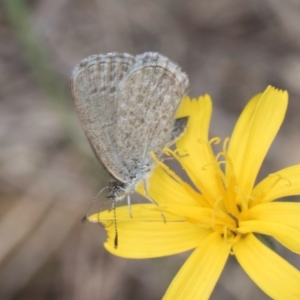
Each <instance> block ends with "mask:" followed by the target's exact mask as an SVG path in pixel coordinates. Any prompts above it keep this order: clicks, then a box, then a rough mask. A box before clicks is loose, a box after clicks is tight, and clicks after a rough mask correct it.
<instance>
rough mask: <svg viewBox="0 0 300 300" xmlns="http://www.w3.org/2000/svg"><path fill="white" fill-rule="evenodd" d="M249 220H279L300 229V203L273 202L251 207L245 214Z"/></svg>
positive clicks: (278, 221)
mask: <svg viewBox="0 0 300 300" xmlns="http://www.w3.org/2000/svg"><path fill="white" fill-rule="evenodd" d="M245 218H247V219H249V220H264V221H271V222H277V223H280V224H284V225H287V226H290V227H293V228H294V229H296V230H299V231H300V221H299V219H300V203H296V202H271V203H262V204H259V205H256V206H254V207H252V208H250V209H249V210H248V211H247V212H246V215H245Z"/></svg>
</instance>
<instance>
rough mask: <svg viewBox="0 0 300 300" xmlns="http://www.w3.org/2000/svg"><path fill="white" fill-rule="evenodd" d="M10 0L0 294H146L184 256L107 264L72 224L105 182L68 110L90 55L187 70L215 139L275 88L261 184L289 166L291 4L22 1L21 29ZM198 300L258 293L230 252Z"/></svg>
mask: <svg viewBox="0 0 300 300" xmlns="http://www.w3.org/2000/svg"><path fill="white" fill-rule="evenodd" d="M18 2H20V1H15V0H5V1H3V3H6V5H1V11H0V241H1V242H0V299H22V300H23V299H25V300H29V299H33V300H35V299H79V300H81V299H86V300H90V299H103V300H107V299H121V300H123V299H124V300H125V299H128V300H129V299H133V300H134V299H145V300H152V299H153V300H154V299H160V298H161V297H162V295H163V293H164V291H165V290H166V288H167V287H168V284H169V283H170V282H171V280H172V278H173V277H174V275H175V274H176V272H177V270H178V269H179V268H180V266H181V265H182V264H183V262H184V260H185V258H186V257H187V254H182V255H178V256H174V257H167V258H160V259H152V260H140V261H138V260H136V261H135V260H125V259H120V258H117V257H113V256H111V255H110V254H108V253H106V252H105V251H104V249H103V246H102V243H103V241H104V240H105V232H104V229H103V228H101V227H99V226H96V225H91V224H86V225H81V224H80V219H81V217H82V216H83V215H84V213H85V210H86V208H87V206H88V205H89V203H90V201H91V200H92V198H93V197H94V195H96V193H97V192H98V191H99V189H100V188H101V187H103V186H104V185H105V183H106V182H107V174H106V173H105V172H103V170H102V169H101V168H100V166H99V165H98V163H97V162H96V160H95V158H94V156H93V154H92V152H91V150H90V148H89V145H88V143H87V141H86V140H85V137H84V135H83V133H82V130H81V128H80V126H79V123H78V119H77V116H76V115H75V111H74V109H73V106H72V100H71V98H70V94H69V89H68V79H69V76H70V72H71V70H72V68H73V67H74V65H75V64H77V63H78V62H79V61H80V60H81V59H83V58H84V57H86V56H88V55H91V54H98V53H106V52H111V51H119V52H129V53H132V54H138V53H142V52H145V51H158V52H161V53H163V54H164V55H166V56H168V57H169V58H171V59H172V60H174V61H175V62H177V63H178V64H180V65H181V66H182V68H183V70H184V71H185V72H187V74H188V75H189V78H190V82H191V84H190V95H191V96H198V95H200V94H204V93H209V94H210V95H211V96H212V97H213V100H214V115H213V122H212V129H211V134H212V135H218V136H221V137H225V136H228V135H229V134H230V132H231V130H232V127H233V125H234V122H235V120H236V118H237V116H238V114H239V113H240V112H241V110H242V108H243V107H244V105H245V104H246V102H247V101H248V100H249V98H250V97H251V96H253V95H254V94H255V93H258V92H261V91H262V90H264V89H265V88H266V86H267V85H269V84H272V85H275V86H276V87H279V88H283V89H288V91H289V94H290V105H289V109H288V113H287V117H286V120H285V123H284V125H283V127H282V129H281V131H280V134H279V135H278V137H277V139H276V142H275V143H274V145H273V147H272V149H271V152H270V153H269V155H268V157H267V160H266V161H265V164H264V167H263V169H262V175H261V176H263V175H266V174H267V173H269V172H274V171H276V170H277V169H279V168H282V167H285V166H288V165H291V164H295V163H298V162H299V161H300V134H299V132H300V130H299V129H300V118H299V116H300V56H299V54H300V18H299V15H300V2H297V1H292V0H287V1H279V0H273V1H271V0H269V1H268V0H263V1H258V0H256V1H243V0H214V1H192V0H187V1H183V0H176V1H171V0H155V1H146V0H142V1H137V0H135V1H134V0H116V1H112V0H86V1H84V0H73V1H72V0H55V1H51V0H40V1H39V0H32V1H27V2H26V3H27V4H28V7H27V8H28V9H29V17H30V23H29V24H27V23H26V22H25V23H23V19H22V18H23V17H24V16H26V7H25V11H24V8H21V9H19V8H18V5H16V6H14V5H12V4H18ZM21 2H22V1H21ZM8 3H9V4H8ZM20 11H21V13H20V14H18V12H20ZM24 24H25V25H26V26H27V27H26V26H25V25H24ZM24 26H25V27H24ZM30 28H31V29H32V32H28V29H30ZM32 34H34V35H33V36H32ZM32 40H33V42H32ZM36 41H38V43H37V46H38V48H36V44H35V42H36ZM36 49H38V50H36ZM36 51H37V52H36ZM40 53H43V55H44V56H43V55H41V57H40ZM102 200H103V199H102ZM99 203H100V201H99V202H98V208H99V206H100V204H99ZM96 206H97V205H96ZM95 209H97V207H95ZM278 252H279V253H280V254H281V255H283V256H284V257H285V258H286V259H288V260H289V261H291V262H292V263H293V264H294V265H295V266H296V267H297V268H300V258H299V257H297V256H295V255H293V254H291V253H290V252H288V251H287V250H285V249H283V248H281V247H278ZM211 299H238V300H248V299H268V297H266V296H265V295H264V294H263V293H262V292H261V291H260V290H259V289H258V287H256V285H255V284H254V283H253V282H252V281H251V280H250V279H249V278H248V277H247V275H245V274H244V272H243V271H242V270H241V268H240V267H239V266H238V264H237V263H236V261H235V259H234V258H232V259H231V260H230V262H229V264H228V265H227V266H226V269H225V270H224V272H223V274H222V277H221V279H220V281H219V283H218V284H217V287H216V290H215V291H214V294H213V296H212V297H211Z"/></svg>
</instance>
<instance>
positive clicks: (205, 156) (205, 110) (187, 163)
mask: <svg viewBox="0 0 300 300" xmlns="http://www.w3.org/2000/svg"><path fill="white" fill-rule="evenodd" d="M184 109H185V110H186V111H188V112H189V122H188V125H187V130H186V132H185V134H184V135H183V136H182V137H181V138H180V139H179V140H178V141H177V143H176V146H177V151H178V157H176V158H177V159H178V161H179V162H180V163H181V164H182V166H183V168H184V169H185V171H186V172H187V173H188V175H189V177H190V179H191V180H192V181H193V182H194V184H195V185H196V186H197V187H198V188H199V189H200V190H201V193H202V194H203V195H204V196H205V197H206V198H211V199H212V198H216V197H217V196H218V187H217V184H216V173H215V169H214V168H213V167H212V164H214V163H215V158H214V155H213V152H212V149H211V147H210V144H209V140H208V130H209V124H210V119H211V114H212V102H211V99H210V97H209V96H208V95H205V96H203V97H200V98H199V99H198V100H196V99H193V100H190V101H189V102H188V101H186V102H185V105H184Z"/></svg>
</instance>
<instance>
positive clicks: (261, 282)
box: [233, 234, 300, 300]
mask: <svg viewBox="0 0 300 300" xmlns="http://www.w3.org/2000/svg"><path fill="white" fill-rule="evenodd" d="M233 250H234V253H235V256H236V258H237V260H238V262H239V263H240V265H241V266H242V268H243V269H244V270H245V272H246V273H247V274H248V275H249V276H250V278H251V279H252V280H253V281H254V282H255V283H256V284H257V285H258V286H259V287H260V288H261V289H262V290H263V291H264V292H265V293H266V294H267V295H269V296H270V297H271V298H272V299H276V300H281V299H282V300H287V299H289V300H299V299H300V284H299V283H300V272H299V271H298V270H297V269H296V268H294V267H293V266H292V265H290V264H289V263H288V262H286V261H285V260H284V259H283V258H281V257H280V256H279V255H277V254H276V253H275V252H273V251H272V250H270V249H269V248H268V247H266V246H265V245H264V244H263V243H261V242H260V241H259V240H258V239H257V238H255V237H254V236H253V235H252V234H249V235H248V236H247V237H246V238H245V239H243V240H241V241H239V242H238V243H236V244H235V245H234V246H233Z"/></svg>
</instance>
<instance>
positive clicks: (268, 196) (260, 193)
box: [252, 165, 300, 205]
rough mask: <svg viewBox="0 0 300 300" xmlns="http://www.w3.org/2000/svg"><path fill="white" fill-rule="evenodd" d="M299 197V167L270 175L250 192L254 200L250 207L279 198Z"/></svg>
mask: <svg viewBox="0 0 300 300" xmlns="http://www.w3.org/2000/svg"><path fill="white" fill-rule="evenodd" d="M294 195H300V165H295V166H292V167H288V168H285V169H283V170H280V171H278V172H276V173H274V174H270V175H269V176H268V177H266V178H265V179H264V180H262V181H261V182H260V183H259V184H258V185H257V186H256V187H255V188H254V189H253V192H252V196H253V197H254V198H256V199H255V200H254V201H253V204H252V205H255V204H257V203H262V202H269V201H273V200H275V199H279V198H281V197H288V196H294Z"/></svg>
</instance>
